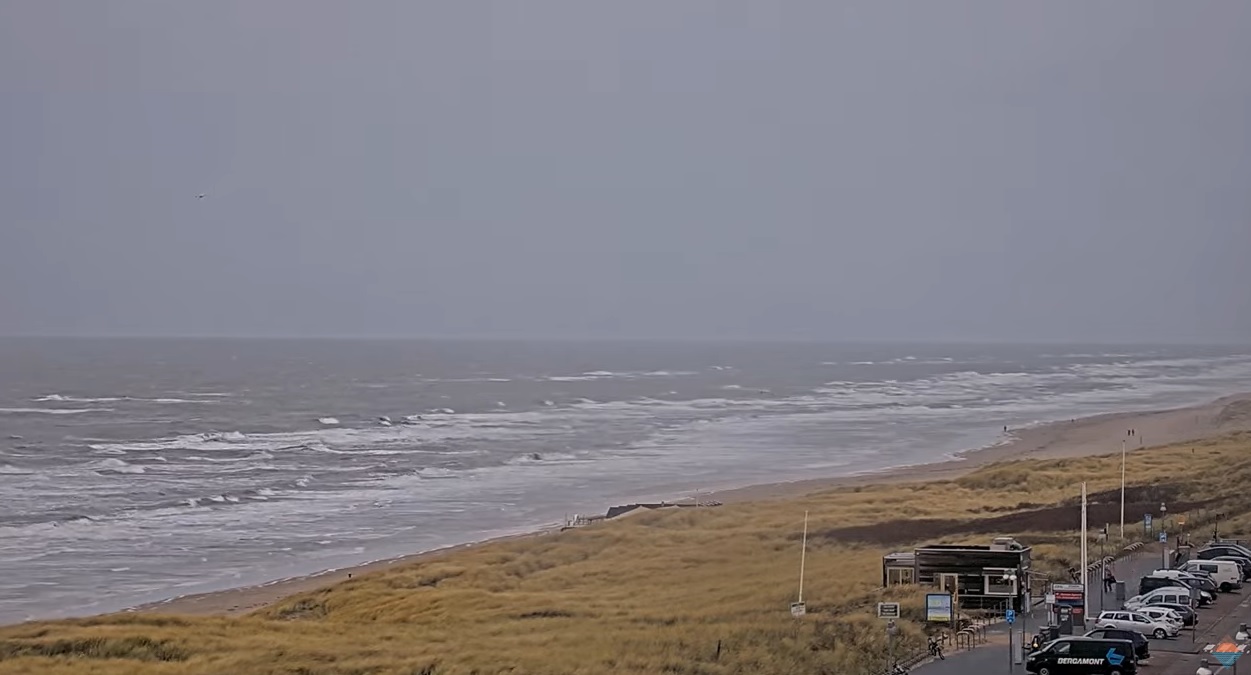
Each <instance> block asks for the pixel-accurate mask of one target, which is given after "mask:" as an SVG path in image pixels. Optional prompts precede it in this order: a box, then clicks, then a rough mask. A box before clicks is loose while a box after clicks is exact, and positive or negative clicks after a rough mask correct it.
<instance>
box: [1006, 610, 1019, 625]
mask: <svg viewBox="0 0 1251 675" xmlns="http://www.w3.org/2000/svg"><path fill="white" fill-rule="evenodd" d="M1003 618H1004V619H1005V620H1006V621H1007V622H1008V625H1009V626H1011V625H1012V624H1014V623H1016V610H1015V609H1010V610H1008V611H1006V612H1004V613H1003Z"/></svg>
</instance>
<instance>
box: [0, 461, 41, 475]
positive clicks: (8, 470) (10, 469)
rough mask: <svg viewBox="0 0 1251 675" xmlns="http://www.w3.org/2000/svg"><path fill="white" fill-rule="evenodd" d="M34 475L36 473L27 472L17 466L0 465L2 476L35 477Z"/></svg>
mask: <svg viewBox="0 0 1251 675" xmlns="http://www.w3.org/2000/svg"><path fill="white" fill-rule="evenodd" d="M34 473H35V472H34V471H27V470H25V469H20V468H18V467H16V466H13V465H12V464H0V474H3V475H6V476H30V475H33V474H34Z"/></svg>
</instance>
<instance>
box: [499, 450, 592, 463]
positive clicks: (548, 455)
mask: <svg viewBox="0 0 1251 675" xmlns="http://www.w3.org/2000/svg"><path fill="white" fill-rule="evenodd" d="M581 459H583V458H581V457H579V456H578V455H575V454H571V453H568V452H530V453H526V454H524V455H521V456H520V457H513V458H512V459H510V460H508V461H507V462H505V463H506V464H511V465H514V466H515V465H518V464H542V463H554V462H573V461H578V460H581Z"/></svg>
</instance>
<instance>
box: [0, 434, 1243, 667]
mask: <svg viewBox="0 0 1251 675" xmlns="http://www.w3.org/2000/svg"><path fill="white" fill-rule="evenodd" d="M1128 473H1129V482H1130V485H1131V489H1130V490H1129V493H1128V495H1127V496H1128V499H1129V501H1130V503H1131V508H1130V509H1128V510H1127V518H1128V519H1130V520H1132V521H1133V522H1134V524H1135V526H1134V527H1133V528H1130V529H1131V530H1132V532H1127V534H1133V535H1140V534H1141V529H1142V528H1141V526H1140V525H1139V523H1140V520H1141V517H1142V513H1143V512H1144V511H1146V512H1152V513H1158V508H1159V502H1160V501H1161V500H1163V501H1165V502H1166V503H1167V504H1169V508H1170V511H1169V513H1170V515H1171V516H1172V517H1173V518H1175V517H1176V516H1177V515H1181V514H1182V513H1183V512H1187V515H1188V519H1189V524H1188V528H1190V529H1192V530H1194V529H1195V528H1199V527H1207V528H1208V530H1207V533H1208V534H1210V525H1209V524H1210V523H1211V521H1212V520H1213V519H1214V518H1215V517H1216V514H1218V513H1219V514H1224V515H1223V516H1222V520H1221V531H1222V534H1228V535H1231V536H1232V535H1235V534H1240V533H1245V532H1248V531H1251V494H1247V491H1246V490H1245V486H1246V485H1247V484H1248V481H1249V480H1251V434H1240V435H1233V436H1227V437H1222V438H1219V439H1211V440H1205V441H1201V442H1196V443H1193V444H1184V445H1178V446H1171V447H1165V448H1153V449H1149V450H1145V451H1137V452H1135V453H1133V454H1132V455H1130V457H1129V468H1128ZM1082 480H1085V481H1087V482H1088V487H1089V491H1090V493H1091V495H1092V504H1091V511H1092V517H1091V522H1090V525H1091V530H1092V534H1091V536H1093V530H1094V529H1096V528H1098V527H1100V526H1101V524H1102V522H1105V521H1107V519H1108V518H1109V514H1111V513H1112V512H1113V511H1114V510H1119V501H1117V500H1119V490H1118V488H1119V485H1120V456H1119V454H1117V455H1116V456H1113V457H1095V458H1085V459H1069V460H1050V461H1015V462H1008V463H1002V464H997V465H992V466H989V467H985V468H982V469H980V470H977V471H974V472H972V473H970V474H968V475H965V476H963V477H961V478H958V479H956V480H953V481H935V482H928V483H913V484H894V485H876V486H864V487H854V488H844V489H838V490H832V491H829V492H825V493H820V494H815V495H811V496H808V497H804V498H798V499H793V500H788V501H770V502H760V503H752V504H734V505H727V506H723V507H719V508H713V509H682V510H668V511H656V512H649V513H644V514H640V515H637V516H632V517H630V518H626V519H623V520H620V521H614V522H606V523H602V524H597V525H593V526H590V527H586V528H581V529H577V530H571V531H567V532H563V533H560V534H550V535H544V536H540V537H533V538H526V539H520V540H514V541H506V542H498V543H493V544H488V545H484V546H480V547H476V548H470V549H466V550H458V551H454V552H449V553H446V554H443V555H438V556H432V557H430V558H428V559H424V560H422V561H419V562H415V563H414V564H412V565H408V566H404V567H400V568H395V569H392V570H388V571H385V572H380V573H376V574H372V575H368V576H364V577H358V578H355V579H351V580H348V581H345V582H343V583H340V584H337V585H334V586H331V587H328V588H325V589H323V590H320V591H315V592H311V593H306V594H302V595H298V596H294V597H291V598H288V599H286V600H284V601H283V602H281V603H279V604H277V605H275V606H272V607H269V608H266V609H264V610H262V611H260V612H258V613H255V614H252V615H249V616H246V617H241V618H221V617H179V616H164V615H159V614H122V615H109V616H102V617H95V618H90V619H79V620H70V621H55V622H40V623H30V624H23V625H19V626H11V627H7V628H2V629H0V675H15V674H18V673H20V674H22V675H27V674H31V673H49V674H57V675H60V674H66V675H68V674H70V673H73V674H75V675H77V674H81V673H93V674H97V675H131V674H139V675H147V674H151V675H157V674H159V675H228V674H231V673H243V674H252V673H256V674H258V675H267V674H279V673H281V674H284V675H469V674H476V675H494V674H497V673H512V674H523V673H525V674H536V675H537V674H541V675H574V674H579V675H580V674H591V673H638V674H647V675H655V674H662V673H675V674H685V675H696V674H700V675H722V674H723V675H728V674H732V673H733V674H748V673H751V674H772V673H788V674H789V673H797V672H804V673H828V674H835V673H837V674H839V675H851V674H854V673H866V672H869V671H870V669H872V668H873V667H875V666H876V667H880V665H881V664H882V663H883V655H884V650H885V635H884V632H883V630H882V623H881V622H880V621H879V620H878V619H876V618H875V617H873V616H872V613H871V612H872V608H873V607H874V605H875V603H877V602H878V601H880V600H882V599H884V598H890V599H897V600H899V601H901V602H902V603H903V606H904V618H905V621H903V622H901V624H902V628H903V635H902V636H901V642H902V645H901V647H900V651H901V652H902V651H906V650H908V649H915V648H919V647H920V646H921V645H923V644H924V633H923V630H922V629H923V627H922V626H921V624H920V623H919V622H918V619H920V618H921V611H922V610H921V604H922V598H923V594H924V592H925V590H924V589H919V588H915V587H911V588H892V589H889V590H883V589H881V588H880V583H881V567H880V564H881V562H880V561H881V556H882V555H883V554H884V553H887V552H890V551H893V550H908V549H910V548H911V547H912V546H913V545H915V544H918V543H925V542H930V543H935V542H949V543H954V542H977V543H986V542H987V541H989V539H990V538H991V537H992V536H995V535H998V534H1005V535H1012V536H1016V537H1017V538H1018V539H1019V540H1021V541H1023V542H1024V543H1027V544H1032V545H1034V546H1035V549H1034V553H1035V564H1036V566H1038V567H1041V568H1042V569H1043V570H1045V571H1050V572H1053V573H1056V574H1060V573H1062V572H1063V570H1065V569H1066V568H1067V567H1068V566H1069V565H1073V564H1076V554H1077V548H1078V533H1077V528H1078V524H1079V515H1078V508H1077V496H1078V490H1079V484H1080V482H1081V481H1082ZM1113 493H1115V495H1116V499H1112V498H1111V496H1110V495H1112V494H1113ZM805 510H807V511H809V512H810V521H809V527H810V534H809V549H808V559H807V576H806V581H805V587H804V596H805V600H806V601H807V603H808V609H809V616H808V617H806V618H805V619H803V620H795V619H793V618H791V616H790V614H789V611H788V606H789V603H790V602H792V601H793V600H794V599H795V595H796V590H797V584H798V562H799V537H800V527H801V522H802V518H803V513H804V511H805ZM1112 522H1115V521H1112ZM1114 534H1115V533H1114ZM1199 538H1200V535H1199V533H1198V532H1196V533H1195V539H1196V540H1198V539H1199Z"/></svg>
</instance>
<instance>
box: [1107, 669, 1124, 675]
mask: <svg viewBox="0 0 1251 675" xmlns="http://www.w3.org/2000/svg"><path fill="white" fill-rule="evenodd" d="M1108 675H1121V671H1119V670H1109V671H1108Z"/></svg>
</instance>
